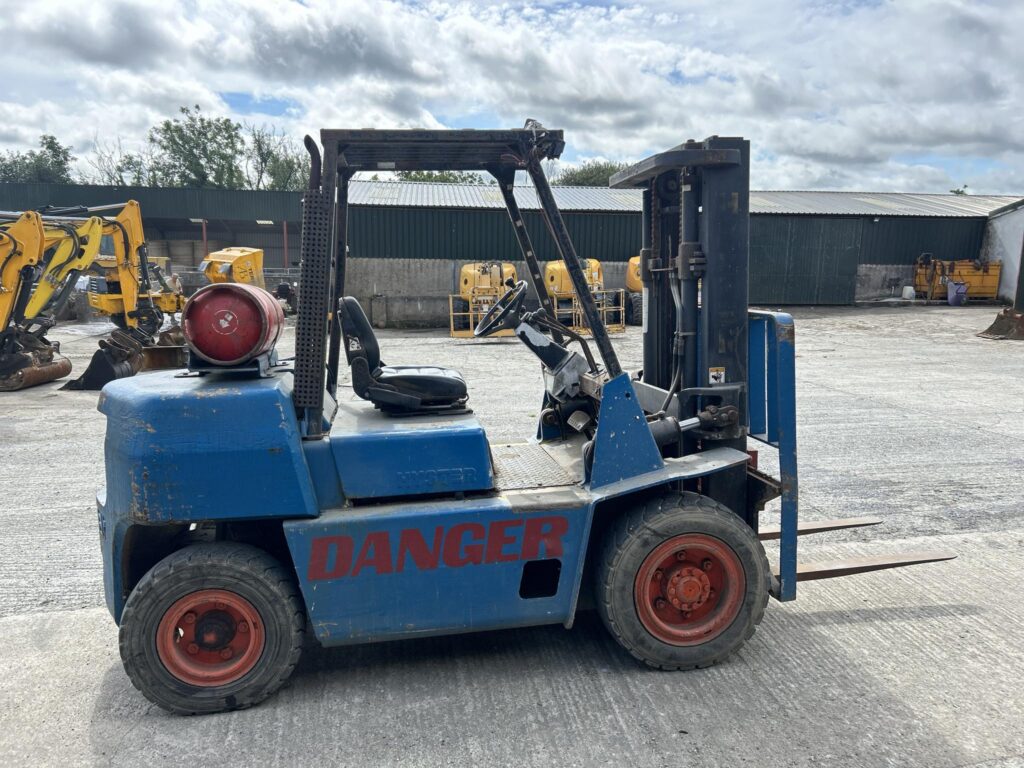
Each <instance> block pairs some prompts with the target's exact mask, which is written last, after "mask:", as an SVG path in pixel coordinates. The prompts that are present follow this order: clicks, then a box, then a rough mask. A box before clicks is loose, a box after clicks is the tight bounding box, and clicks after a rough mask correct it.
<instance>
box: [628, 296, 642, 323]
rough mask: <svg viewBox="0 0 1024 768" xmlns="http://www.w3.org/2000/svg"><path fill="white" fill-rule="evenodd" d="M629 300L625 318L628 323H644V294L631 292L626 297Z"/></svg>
mask: <svg viewBox="0 0 1024 768" xmlns="http://www.w3.org/2000/svg"><path fill="white" fill-rule="evenodd" d="M626 301H628V302H629V313H628V317H627V320H628V322H629V324H630V325H643V324H644V295H643V294H642V293H631V294H629V296H628V297H627V298H626Z"/></svg>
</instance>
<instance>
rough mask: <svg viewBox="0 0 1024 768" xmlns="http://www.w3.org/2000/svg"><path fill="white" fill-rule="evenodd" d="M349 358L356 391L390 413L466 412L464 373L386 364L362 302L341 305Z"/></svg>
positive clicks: (345, 300) (347, 301)
mask: <svg viewBox="0 0 1024 768" xmlns="http://www.w3.org/2000/svg"><path fill="white" fill-rule="evenodd" d="M338 311H339V313H340V315H341V330H342V334H343V336H344V340H345V356H346V358H348V364H349V366H350V368H351V369H352V389H353V390H354V391H355V393H356V394H357V395H358V396H359V397H361V398H363V399H364V400H369V401H370V402H372V403H373V404H374V405H375V406H376V407H377V408H380V409H381V410H383V411H387V412H390V413H404V414H413V413H433V412H437V411H445V410H447V411H452V412H460V413H461V412H464V411H465V408H464V406H465V404H466V401H467V400H468V399H469V396H468V394H467V392H466V381H465V379H463V378H462V374H460V373H459V372H458V371H455V370H452V369H451V368H440V367H437V366H431V365H394V366H391V365H383V364H382V363H381V359H380V344H378V343H377V335H376V334H375V333H374V332H373V326H371V325H370V321H369V320H368V319H367V317H366V313H365V312H363V308H362V307H361V306H360V305H359V302H358V301H356V299H355V298H354V297H352V296H345V297H343V298H342V299H341V301H340V302H338Z"/></svg>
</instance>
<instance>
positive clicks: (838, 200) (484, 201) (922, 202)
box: [0, 180, 1021, 222]
mask: <svg viewBox="0 0 1024 768" xmlns="http://www.w3.org/2000/svg"><path fill="white" fill-rule="evenodd" d="M552 191H553V192H554V195H555V200H556V201H557V203H558V206H559V208H561V209H562V210H563V211H566V212H581V211H588V212H595V213H600V212H608V213H639V212H640V205H641V203H640V200H641V195H640V191H639V190H636V189H608V188H607V187H558V186H556V187H552ZM129 199H134V200H138V201H139V204H140V205H142V210H143V215H145V216H147V217H150V218H152V217H160V218H178V219H188V218H198V217H205V218H210V219H213V218H220V219H224V220H232V221H246V220H248V221H254V220H256V219H270V220H274V221H277V220H280V219H286V220H288V221H290V222H297V221H298V220H299V218H300V210H301V209H300V205H299V200H300V199H301V193H299V192H267V191H258V192H257V191H253V190H227V189H184V188H177V187H164V188H156V187H105V186H91V185H74V184H68V185H62V184H18V183H0V208H2V209H6V210H24V209H26V208H31V207H35V206H40V205H45V204H47V203H51V204H54V205H78V204H84V205H103V204H108V203H111V202H117V201H119V200H120V201H123V200H129ZM516 199H517V200H518V201H519V207H520V208H522V209H523V210H539V209H540V206H539V205H538V203H537V195H536V192H535V191H534V189H533V187H532V186H526V185H524V186H521V187H516ZM349 200H350V202H351V203H352V204H353V205H359V206H380V207H394V208H464V209H499V210H503V209H504V207H505V206H504V202H503V200H502V198H501V193H500V192H498V188H497V187H496V186H495V185H493V184H436V183H432V182H408V181H360V180H353V181H352V182H350V186H349ZM1019 200H1021V197H1020V196H1014V195H948V194H947V195H926V194H905V193H897V192H782V191H779V192H751V193H750V212H751V213H754V214H780V215H786V214H789V215H817V216H913V217H940V218H984V217H986V216H988V215H989V214H990V213H993V212H995V211H997V210H999V209H1002V208H1007V206H1012V205H1013V204H1014V203H1017V202H1018V201H1019Z"/></svg>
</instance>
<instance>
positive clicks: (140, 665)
mask: <svg viewBox="0 0 1024 768" xmlns="http://www.w3.org/2000/svg"><path fill="white" fill-rule="evenodd" d="M305 628H306V618H305V611H304V610H303V606H302V601H301V600H300V598H299V593H298V588H297V586H296V584H295V579H294V576H293V574H291V573H290V572H289V571H288V570H287V569H286V568H285V567H284V566H282V565H281V563H279V562H278V561H277V560H275V559H274V558H272V557H271V556H270V555H268V554H267V553H266V552H264V551H263V550H260V549H257V548H256V547H252V546H249V545H246V544H236V543H233V542H217V543H202V544H194V545H192V546H189V547H186V548H184V549H181V550H178V551H177V552H174V553H173V554H171V555H168V556H167V557H165V558H164V559H163V560H161V561H160V562H159V563H157V564H156V565H155V566H153V568H152V569H151V570H150V571H149V572H148V573H147V574H146V575H145V576H144V577H143V578H142V580H141V581H140V582H139V583H138V585H137V586H136V587H135V589H134V590H132V593H131V595H130V596H129V597H128V602H127V603H126V605H125V609H124V613H123V615H122V616H121V633H120V648H121V660H122V662H123V663H124V668H125V671H126V672H127V673H128V677H129V678H130V679H131V681H132V684H133V685H134V686H135V687H136V688H138V689H139V690H140V691H141V692H142V694H143V695H144V696H145V697H146V698H147V699H149V700H150V701H152V702H153V703H154V704H157V705H159V706H160V707H163V708H164V709H166V710H169V711H171V712H175V713H178V714H189V715H192V714H206V713H212V712H224V711H227V710H233V709H245V708H246V707H251V706H253V705H254V704H258V703H259V702H261V701H263V700H264V699H265V698H267V697H268V696H270V695H271V694H272V693H274V692H275V691H276V690H277V689H278V688H280V687H281V685H282V684H283V683H284V681H285V680H287V679H288V676H289V675H290V674H291V672H292V670H293V669H294V668H295V665H296V664H297V663H298V660H299V655H300V653H301V651H302V644H303V636H304V634H305Z"/></svg>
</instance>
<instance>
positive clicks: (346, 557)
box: [306, 536, 354, 581]
mask: <svg viewBox="0 0 1024 768" xmlns="http://www.w3.org/2000/svg"><path fill="white" fill-rule="evenodd" d="M353 547H354V545H353V543H352V537H351V536H323V537H321V538H319V539H313V549H312V551H311V552H310V553H309V571H308V572H307V575H306V578H308V579H309V580H310V581H316V580H318V579H338V578H341V577H342V576H344V575H345V574H346V573H348V569H349V566H350V565H352V550H353ZM332 555H333V556H334V564H333V565H332V566H330V567H329V566H328V564H329V563H330V561H331V556H332Z"/></svg>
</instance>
